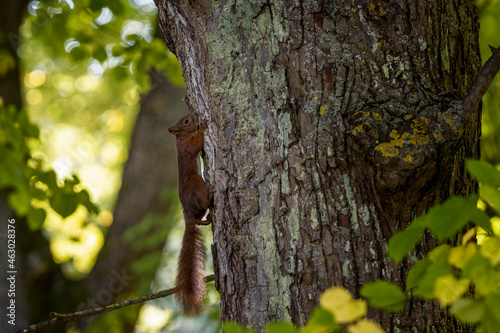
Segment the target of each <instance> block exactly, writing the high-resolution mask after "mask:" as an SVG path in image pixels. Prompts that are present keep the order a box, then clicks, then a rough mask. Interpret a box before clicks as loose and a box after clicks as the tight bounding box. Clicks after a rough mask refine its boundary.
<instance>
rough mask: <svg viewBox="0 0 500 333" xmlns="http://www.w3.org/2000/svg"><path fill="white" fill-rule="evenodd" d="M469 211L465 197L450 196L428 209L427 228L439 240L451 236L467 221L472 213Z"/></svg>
mask: <svg viewBox="0 0 500 333" xmlns="http://www.w3.org/2000/svg"><path fill="white" fill-rule="evenodd" d="M472 209H476V207H472ZM470 211H471V207H470V205H467V202H466V200H465V199H463V198H460V197H451V198H449V199H448V200H446V201H445V202H444V203H443V204H442V205H440V206H436V207H434V208H432V209H431V210H429V212H428V213H427V218H428V219H429V229H430V230H431V232H432V233H433V234H434V235H436V236H437V238H438V239H439V240H443V239H447V238H449V237H452V236H453V235H455V234H456V233H457V232H458V231H459V230H460V229H461V228H463V227H464V226H465V225H466V224H467V222H469V216H470V215H472V214H471V212H470Z"/></svg>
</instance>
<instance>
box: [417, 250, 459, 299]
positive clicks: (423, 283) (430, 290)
mask: <svg viewBox="0 0 500 333" xmlns="http://www.w3.org/2000/svg"><path fill="white" fill-rule="evenodd" d="M449 253H450V246H449V245H446V244H445V245H441V246H438V247H437V248H435V249H434V250H432V251H431V252H430V253H429V254H427V257H428V258H429V261H430V262H431V264H430V265H429V266H428V267H427V270H426V271H425V274H424V275H423V276H422V277H421V278H420V281H418V282H417V286H416V288H415V290H414V292H413V294H414V295H415V296H420V297H423V298H426V299H432V298H434V285H435V283H436V281H437V279H438V278H439V277H441V276H444V275H448V274H451V273H452V272H453V270H452V268H451V266H450V264H449V263H448V255H449Z"/></svg>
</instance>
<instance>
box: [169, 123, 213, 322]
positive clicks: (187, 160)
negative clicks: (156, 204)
mask: <svg viewBox="0 0 500 333" xmlns="http://www.w3.org/2000/svg"><path fill="white" fill-rule="evenodd" d="M197 120H198V119H197V116H196V115H195V114H194V113H190V114H188V115H186V116H184V117H182V118H181V119H180V120H179V121H178V122H177V124H175V126H172V127H170V128H169V129H168V131H169V132H170V133H172V134H174V135H175V138H176V146H175V148H176V151H177V168H178V175H179V199H180V201H181V205H182V211H183V214H184V221H185V224H186V229H185V231H184V237H183V239H182V247H181V252H180V255H179V263H178V267H177V277H176V280H175V298H176V300H177V304H178V306H179V307H180V309H181V310H182V312H183V313H184V315H186V316H197V315H200V314H201V311H202V309H203V302H204V300H205V294H206V288H205V277H204V271H205V245H204V244H203V238H202V236H201V232H200V229H199V228H198V225H207V224H210V222H211V221H210V216H209V217H208V218H207V221H202V218H203V216H204V215H205V213H206V211H207V209H208V207H209V206H210V204H211V203H212V198H213V185H211V186H210V189H207V184H206V183H205V181H204V180H203V178H202V177H201V174H200V167H199V164H198V155H199V153H200V151H201V149H202V148H203V130H204V128H205V127H206V126H207V124H206V121H201V122H200V126H199V129H198V130H196V127H197V123H198V122H197Z"/></svg>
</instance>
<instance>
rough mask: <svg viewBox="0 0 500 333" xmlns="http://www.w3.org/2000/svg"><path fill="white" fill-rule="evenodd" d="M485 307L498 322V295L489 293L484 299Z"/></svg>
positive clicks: (499, 309)
mask: <svg viewBox="0 0 500 333" xmlns="http://www.w3.org/2000/svg"><path fill="white" fill-rule="evenodd" d="M486 305H487V306H488V308H489V310H490V312H491V313H492V314H493V315H494V316H495V318H496V319H497V320H499V321H500V293H498V292H495V293H491V294H489V295H488V296H487V297H486Z"/></svg>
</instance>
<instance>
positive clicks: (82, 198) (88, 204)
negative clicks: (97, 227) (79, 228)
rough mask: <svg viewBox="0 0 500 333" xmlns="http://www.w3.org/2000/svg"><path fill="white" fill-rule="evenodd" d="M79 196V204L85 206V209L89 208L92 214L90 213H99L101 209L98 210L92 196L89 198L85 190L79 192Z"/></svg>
mask: <svg viewBox="0 0 500 333" xmlns="http://www.w3.org/2000/svg"><path fill="white" fill-rule="evenodd" d="M76 196H77V200H78V202H79V203H80V204H81V205H83V206H85V208H87V210H88V211H89V212H90V213H94V214H97V213H99V209H98V208H97V206H96V205H94V203H93V202H92V201H91V200H90V196H89V193H88V192H87V191H85V190H81V191H80V192H78V193H77V194H76Z"/></svg>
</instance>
